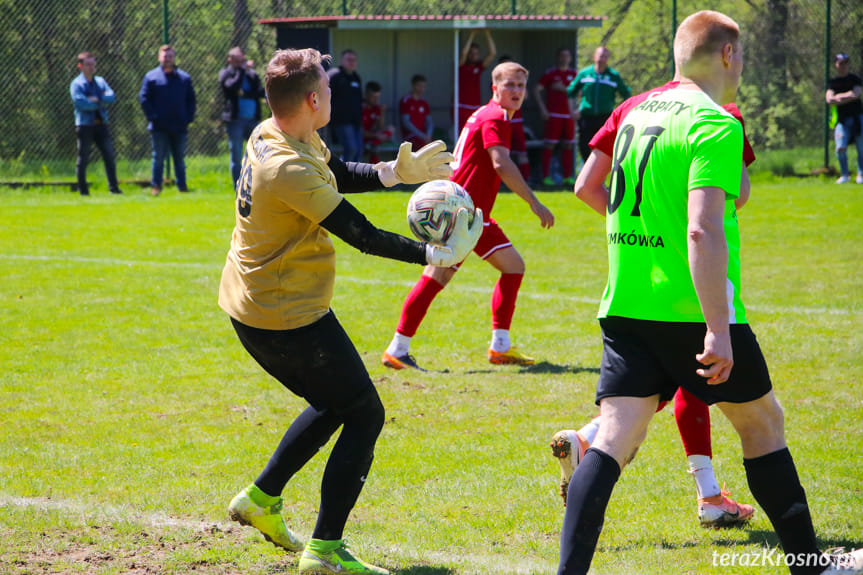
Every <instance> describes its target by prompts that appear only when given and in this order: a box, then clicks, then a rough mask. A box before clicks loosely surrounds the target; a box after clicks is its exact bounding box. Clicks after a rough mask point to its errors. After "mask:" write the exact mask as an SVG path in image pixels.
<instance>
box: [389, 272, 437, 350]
mask: <svg viewBox="0 0 863 575" xmlns="http://www.w3.org/2000/svg"><path fill="white" fill-rule="evenodd" d="M442 289H443V286H442V285H441V284H439V283H438V282H436V281H435V280H433V279H432V278H430V277H429V276H427V275H422V276H420V279H419V281H418V282H417V283H416V285H414V287H413V289H411V291H410V293H409V294H408V297H406V298H405V303H404V305H403V306H402V316H401V319H399V325H398V327H397V328H396V331H397V332H398V333H400V334H402V335H406V336H408V337H413V336H414V334H416V332H417V329H419V326H420V324H421V323H422V321H423V318H424V317H425V316H426V312H428V310H429V307H431V303H432V301H434V298H435V296H437V294H439V293H440V291H441V290H442Z"/></svg>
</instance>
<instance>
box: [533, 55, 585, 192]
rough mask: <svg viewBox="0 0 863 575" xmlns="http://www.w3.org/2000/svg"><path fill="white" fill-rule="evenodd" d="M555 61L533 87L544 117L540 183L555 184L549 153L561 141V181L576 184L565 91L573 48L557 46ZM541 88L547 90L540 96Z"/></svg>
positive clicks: (572, 74) (570, 115) (572, 134)
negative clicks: (573, 174)
mask: <svg viewBox="0 0 863 575" xmlns="http://www.w3.org/2000/svg"><path fill="white" fill-rule="evenodd" d="M556 60H557V63H556V65H555V66H554V67H553V68H549V69H548V70H546V72H545V74H543V75H542V78H540V79H539V83H538V84H537V85H536V87H535V88H534V95H535V96H536V103H537V105H538V106H539V113H540V114H542V119H543V120H544V121H545V143H544V146H543V149H542V183H543V185H544V186H554V185H555V181H554V180H553V179H552V178H551V156H552V154H553V153H554V148H555V147H556V146H557V144H558V143H560V147H561V152H560V156H561V158H560V163H561V167H562V168H563V183H564V184H565V185H567V186H572V185H575V178H573V177H572V145H573V143H574V142H575V112H574V111H573V110H572V105H571V104H570V102H569V98H568V97H567V95H566V88H567V87H568V86H569V84H570V82H572V80H573V79H574V78H575V70H573V69H572V68H570V67H569V65H570V63H571V62H572V52H570V51H569V49H567V48H559V49H558V50H557V55H556ZM543 92H547V94H546V95H545V96H543Z"/></svg>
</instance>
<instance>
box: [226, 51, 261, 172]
mask: <svg viewBox="0 0 863 575" xmlns="http://www.w3.org/2000/svg"><path fill="white" fill-rule="evenodd" d="M219 85H220V86H221V87H222V95H223V96H224V97H225V106H224V108H223V109H222V121H223V122H224V123H225V132H226V133H227V134H228V149H229V150H230V153H231V178H232V179H231V182H233V183H234V185H236V183H237V180H238V179H240V166H241V164H242V161H243V150H244V148H245V144H246V141H247V140H248V139H249V136H250V135H251V134H252V129H254V127H255V126H256V125H257V124H258V122H260V121H261V101H260V98H261V97H263V96H264V89H263V87H262V86H261V79H260V78H259V77H258V74H257V73H255V69H254V67H252V65H251V62H250V61H248V60H246V56H245V54H243V49H242V48H240V47H238V46H237V47H234V48H231V50H230V51H229V52H228V65H227V66H226V67H225V68H222V70H221V71H220V72H219Z"/></svg>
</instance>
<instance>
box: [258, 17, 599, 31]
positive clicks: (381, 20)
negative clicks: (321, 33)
mask: <svg viewBox="0 0 863 575" xmlns="http://www.w3.org/2000/svg"><path fill="white" fill-rule="evenodd" d="M607 19H608V16H541V15H526V14H525V15H512V16H510V15H498V14H495V15H486V16H479V15H477V16H468V15H416V14H413V15H411V14H394V15H373V16H359V15H352V16H308V17H291V18H265V19H262V20H258V22H259V23H260V24H271V25H276V26H304V25H309V26H315V27H321V26H326V27H330V28H341V29H366V30H368V29H377V30H379V29H381V28H400V29H411V28H413V29H420V28H425V29H446V30H458V29H473V28H499V29H506V28H511V29H518V30H571V29H573V28H587V27H599V26H602V22H603V21H604V20H607Z"/></svg>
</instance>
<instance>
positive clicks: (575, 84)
mask: <svg viewBox="0 0 863 575" xmlns="http://www.w3.org/2000/svg"><path fill="white" fill-rule="evenodd" d="M608 56H609V51H608V48H606V47H605V46H599V47H598V48H597V49H596V50H594V51H593V65H592V66H587V67H586V68H582V69H581V70H579V71H578V76H576V77H575V80H573V81H572V83H571V84H570V85H569V87H568V88H567V89H566V95H567V96H568V97H570V98H573V99H574V98H576V97H577V96H578V95H579V93H580V94H581V102H580V103H579V105H578V109H577V110H576V112H575V119H576V121H577V122H578V153H579V154H580V155H581V159H582V161H585V160H587V157H588V156H589V155H590V140H591V138H593V136H594V134H596V132H597V131H598V130H599V129H600V128H601V127H602V125H603V124H604V123H605V121H606V120H607V119H608V117H609V116H611V112H612V111H613V110H614V107H615V105H616V104H615V94H620V97H621V99H622V100H626V99H627V98H629V97H630V96H632V92H631V91H630V90H629V86H627V85H626V82H624V81H623V78H621V77H620V74H619V73H618V72H617V70H615V69H614V68H610V67H609V66H608Z"/></svg>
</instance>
